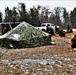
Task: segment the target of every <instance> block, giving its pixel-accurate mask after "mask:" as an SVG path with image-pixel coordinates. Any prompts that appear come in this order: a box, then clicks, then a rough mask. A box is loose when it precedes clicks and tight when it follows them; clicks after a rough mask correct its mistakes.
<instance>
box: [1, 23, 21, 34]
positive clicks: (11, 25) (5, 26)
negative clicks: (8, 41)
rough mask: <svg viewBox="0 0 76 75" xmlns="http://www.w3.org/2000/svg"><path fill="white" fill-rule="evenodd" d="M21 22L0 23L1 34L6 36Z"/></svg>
mask: <svg viewBox="0 0 76 75" xmlns="http://www.w3.org/2000/svg"><path fill="white" fill-rule="evenodd" d="M20 23H21V22H15V23H14V22H2V23H0V34H5V33H6V32H8V31H10V30H11V29H12V28H14V27H16V26H17V25H19V24H20Z"/></svg>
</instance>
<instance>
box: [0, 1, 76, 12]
mask: <svg viewBox="0 0 76 75" xmlns="http://www.w3.org/2000/svg"><path fill="white" fill-rule="evenodd" d="M18 2H23V3H25V5H26V8H27V10H29V8H31V7H33V5H35V6H37V5H41V6H49V7H50V9H51V10H53V9H54V7H65V8H66V9H67V11H71V10H73V9H74V7H76V1H75V0H22V1H21V0H11V1H10V0H0V11H1V12H2V13H4V10H5V7H7V6H8V7H9V8H10V9H11V8H12V7H13V6H17V5H18Z"/></svg>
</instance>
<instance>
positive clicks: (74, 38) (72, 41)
mask: <svg viewBox="0 0 76 75" xmlns="http://www.w3.org/2000/svg"><path fill="white" fill-rule="evenodd" d="M71 43H72V44H71V47H72V48H76V34H75V35H74V37H73V38H72V39H71Z"/></svg>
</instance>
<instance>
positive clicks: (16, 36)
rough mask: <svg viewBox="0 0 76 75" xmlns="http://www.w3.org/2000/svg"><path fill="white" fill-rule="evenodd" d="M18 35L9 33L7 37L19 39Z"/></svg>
mask: <svg viewBox="0 0 76 75" xmlns="http://www.w3.org/2000/svg"><path fill="white" fill-rule="evenodd" d="M19 37H20V35H19V34H11V35H10V36H9V37H8V38H10V39H13V40H19Z"/></svg>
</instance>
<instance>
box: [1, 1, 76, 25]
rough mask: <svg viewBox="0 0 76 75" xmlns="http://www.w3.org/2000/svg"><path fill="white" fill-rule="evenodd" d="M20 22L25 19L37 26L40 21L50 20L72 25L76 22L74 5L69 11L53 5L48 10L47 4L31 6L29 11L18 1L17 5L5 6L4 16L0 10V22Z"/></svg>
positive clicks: (59, 23)
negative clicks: (51, 8)
mask: <svg viewBox="0 0 76 75" xmlns="http://www.w3.org/2000/svg"><path fill="white" fill-rule="evenodd" d="M14 21H16V22H22V21H26V22H28V23H30V24H32V25H33V26H39V25H40V23H42V22H51V23H53V24H55V25H59V26H61V25H65V26H66V25H72V26H74V25H75V24H76V7H75V8H74V9H73V10H72V11H71V12H70V13H69V12H68V11H67V10H66V8H63V7H55V8H54V9H53V10H50V8H49V7H47V6H40V5H37V6H33V7H31V8H30V10H29V11H27V9H26V5H25V4H24V3H21V2H20V3H18V6H17V7H15V6H14V7H13V8H12V9H10V8H9V7H6V8H5V16H4V19H3V14H2V12H0V22H14Z"/></svg>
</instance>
